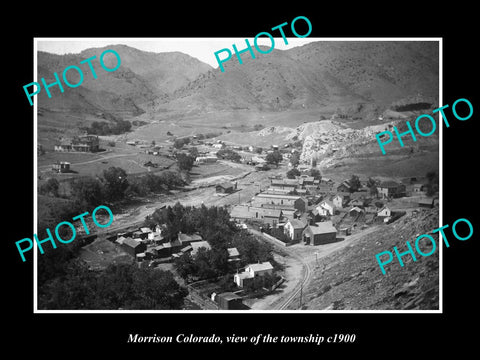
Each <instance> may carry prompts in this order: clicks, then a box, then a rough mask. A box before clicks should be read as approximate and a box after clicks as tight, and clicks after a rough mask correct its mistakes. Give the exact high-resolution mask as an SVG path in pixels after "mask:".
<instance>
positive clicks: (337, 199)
mask: <svg viewBox="0 0 480 360" xmlns="http://www.w3.org/2000/svg"><path fill="white" fill-rule="evenodd" d="M332 203H333V206H334V207H335V208H340V209H341V208H343V196H341V195H335V196H334V197H333V198H332Z"/></svg>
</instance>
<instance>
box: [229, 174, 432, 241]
mask: <svg viewBox="0 0 480 360" xmlns="http://www.w3.org/2000/svg"><path fill="white" fill-rule="evenodd" d="M362 183H363V184H362V186H361V187H360V188H359V189H355V191H353V189H352V186H351V184H350V182H349V181H348V180H346V181H343V182H341V183H340V184H339V185H338V186H335V183H334V182H333V181H332V180H331V179H327V178H322V179H321V180H319V179H316V178H314V177H313V176H308V175H300V176H297V177H296V178H295V179H287V178H271V182H270V186H269V187H268V188H267V189H266V190H265V191H263V192H260V193H258V194H256V195H255V196H254V197H253V198H252V200H251V201H250V202H249V203H246V204H243V205H237V206H234V207H233V208H232V209H231V213H230V216H231V217H232V218H233V219H234V220H235V221H237V222H249V221H250V222H251V221H253V222H260V223H262V224H264V225H265V226H267V227H271V228H280V229H283V233H284V234H285V235H286V236H287V238H288V244H293V243H298V242H303V243H304V244H306V245H320V244H327V243H330V242H334V241H337V234H340V235H350V234H351V232H352V230H353V229H354V228H356V227H357V226H364V225H369V224H372V223H387V222H389V221H390V220H391V219H392V216H393V215H394V214H393V213H394V212H392V209H390V208H389V207H388V206H387V205H386V204H385V200H388V199H392V198H399V197H404V196H406V186H405V185H404V184H401V183H397V182H395V181H384V182H381V183H380V184H378V186H377V189H376V195H375V196H374V195H371V192H370V189H369V188H367V187H366V186H365V184H366V181H363V182H362ZM410 191H411V193H412V194H420V193H421V192H422V191H423V188H422V186H421V185H417V184H414V186H412V189H411V190H410ZM380 205H381V206H380ZM418 206H419V207H433V200H432V199H427V200H426V201H425V200H423V199H422V200H420V202H419V203H418Z"/></svg>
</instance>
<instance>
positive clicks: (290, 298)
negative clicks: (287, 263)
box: [248, 228, 313, 310]
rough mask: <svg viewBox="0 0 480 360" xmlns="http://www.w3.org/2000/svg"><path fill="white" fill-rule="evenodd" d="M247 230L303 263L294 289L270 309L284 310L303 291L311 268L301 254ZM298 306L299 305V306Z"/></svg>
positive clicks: (256, 232)
mask: <svg viewBox="0 0 480 360" xmlns="http://www.w3.org/2000/svg"><path fill="white" fill-rule="evenodd" d="M248 230H249V231H250V232H251V233H252V234H254V235H257V236H259V237H261V238H262V239H265V241H268V242H269V243H271V244H273V245H274V246H277V247H278V248H279V249H282V251H284V252H286V253H287V254H288V255H289V256H291V257H293V258H295V259H297V260H298V261H299V262H300V263H302V265H303V277H302V279H301V280H300V281H299V283H298V284H297V286H295V289H294V290H293V291H292V292H291V293H290V294H289V295H288V296H287V297H286V298H285V299H282V300H281V301H280V302H279V303H278V304H275V306H274V308H273V309H272V310H285V309H286V308H287V307H288V306H289V305H290V304H291V303H292V302H293V301H294V300H295V298H296V297H297V295H298V294H300V292H301V291H303V288H304V286H305V285H306V284H307V283H308V282H309V281H310V279H311V278H312V276H313V270H312V267H311V266H310V264H309V263H308V262H307V261H305V260H304V259H303V258H302V257H301V256H299V255H297V254H295V253H294V252H293V251H291V250H290V249H288V248H287V247H283V246H279V245H278V244H276V243H275V242H273V241H271V240H270V239H268V238H267V237H265V236H263V233H261V232H260V231H257V230H254V229H251V228H248ZM299 307H300V306H299Z"/></svg>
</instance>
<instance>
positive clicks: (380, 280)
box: [292, 208, 439, 310]
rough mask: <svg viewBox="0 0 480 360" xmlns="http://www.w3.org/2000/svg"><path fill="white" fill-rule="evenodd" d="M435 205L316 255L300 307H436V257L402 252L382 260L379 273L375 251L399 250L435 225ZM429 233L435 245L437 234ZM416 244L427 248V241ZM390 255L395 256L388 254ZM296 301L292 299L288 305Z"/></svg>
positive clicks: (437, 265) (430, 308) (340, 308)
mask: <svg viewBox="0 0 480 360" xmlns="http://www.w3.org/2000/svg"><path fill="white" fill-rule="evenodd" d="M438 226H439V219H438V208H436V209H429V210H421V211H420V213H419V215H418V217H416V218H414V217H412V216H411V215H406V216H404V217H403V218H400V219H399V220H397V221H396V222H394V223H392V224H390V225H385V226H382V227H381V228H380V229H378V230H376V231H374V232H373V233H371V234H369V235H368V236H366V237H364V238H362V239H361V240H360V241H358V242H357V243H355V244H352V245H349V246H348V247H347V248H344V249H342V250H339V251H338V252H336V253H334V254H332V255H331V256H329V257H327V258H325V259H322V261H321V263H320V264H319V266H318V268H317V269H316V270H315V275H314V278H313V280H312V281H311V283H310V284H309V285H308V286H306V287H305V288H304V291H303V295H304V297H303V301H302V303H303V307H302V308H303V309H316V310H317V309H329V310H352V309H356V310H369V309H375V310H415V309H418V310H425V309H428V310H435V309H438V308H439V256H438V247H437V250H436V252H435V253H434V254H433V255H431V256H429V257H422V256H420V255H419V256H417V261H416V262H414V261H413V260H412V259H411V257H410V256H405V257H404V258H403V261H404V263H405V266H404V267H400V265H399V263H398V261H396V262H395V261H392V263H390V264H388V265H386V267H385V269H386V275H383V274H382V273H381V270H380V267H379V265H378V263H377V260H376V258H375V255H376V254H377V253H379V252H382V251H387V250H388V251H393V250H392V248H393V246H397V247H398V249H399V250H401V249H405V248H406V245H405V241H407V240H409V241H410V243H411V244H412V246H413V244H414V243H415V239H416V237H417V236H419V235H420V234H426V233H430V232H431V231H432V230H433V229H436V228H438ZM433 237H434V238H435V241H436V242H437V244H438V236H437V234H434V235H433ZM427 243H428V242H426V243H425V244H423V243H422V245H421V247H422V249H424V251H425V252H428V251H429V250H430V249H431V247H430V248H429V247H428V245H427ZM394 259H396V258H394ZM297 305H298V301H296V302H293V305H292V306H293V307H295V306H297Z"/></svg>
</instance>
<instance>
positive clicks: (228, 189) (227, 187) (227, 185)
mask: <svg viewBox="0 0 480 360" xmlns="http://www.w3.org/2000/svg"><path fill="white" fill-rule="evenodd" d="M236 189H237V183H235V184H232V183H231V182H224V183H221V184H217V185H216V186H215V191H216V193H217V194H231V193H233V192H234V191H235V190H236Z"/></svg>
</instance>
